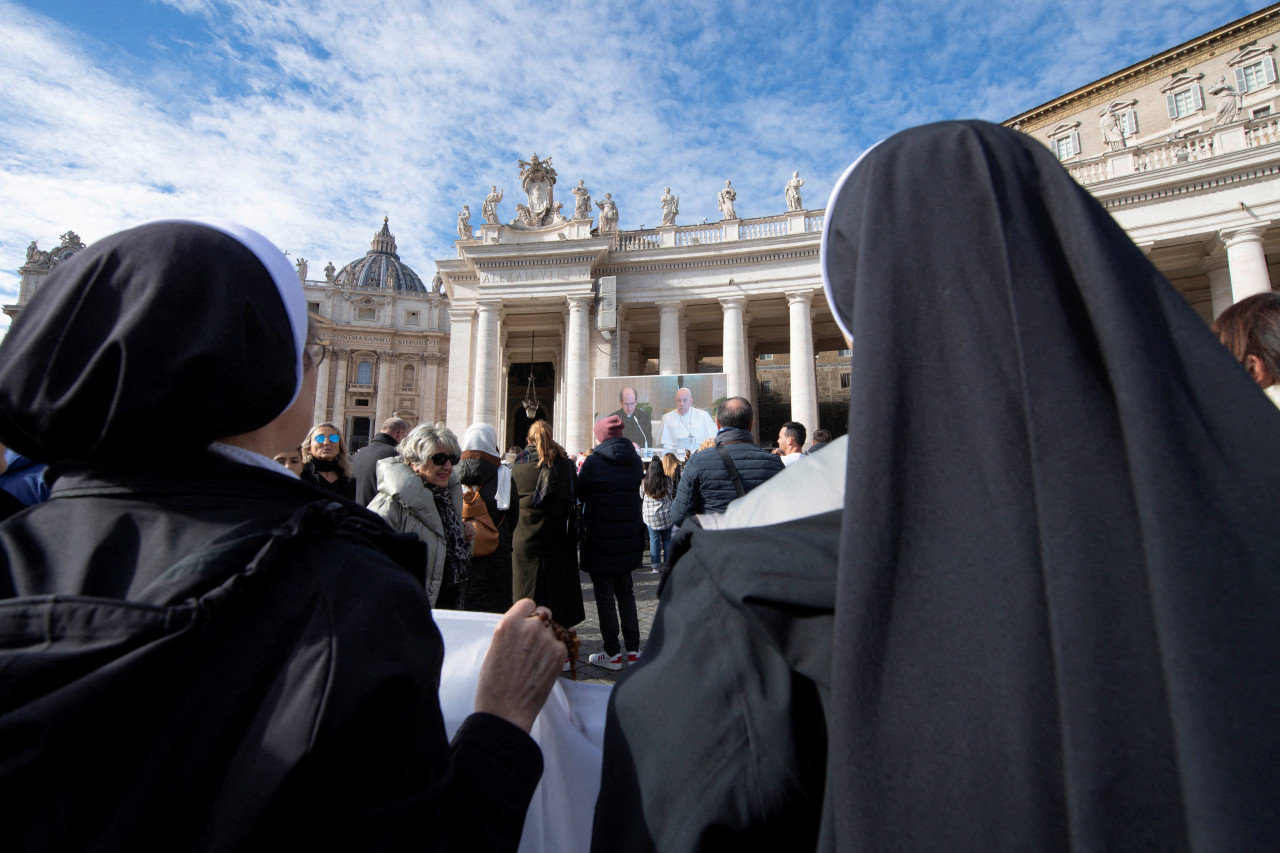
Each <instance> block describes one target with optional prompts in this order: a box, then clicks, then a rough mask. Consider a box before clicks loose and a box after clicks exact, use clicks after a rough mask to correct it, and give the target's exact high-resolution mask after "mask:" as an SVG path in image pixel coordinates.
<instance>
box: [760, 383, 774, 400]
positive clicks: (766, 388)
mask: <svg viewBox="0 0 1280 853" xmlns="http://www.w3.org/2000/svg"><path fill="white" fill-rule="evenodd" d="M772 393H773V383H772V382H761V383H760V396H761V397H768V396H769V395H770V394H772Z"/></svg>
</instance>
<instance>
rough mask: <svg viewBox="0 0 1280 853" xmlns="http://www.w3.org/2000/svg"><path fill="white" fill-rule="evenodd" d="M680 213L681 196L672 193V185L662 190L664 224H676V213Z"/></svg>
mask: <svg viewBox="0 0 1280 853" xmlns="http://www.w3.org/2000/svg"><path fill="white" fill-rule="evenodd" d="M678 213H680V197H679V196H674V195H672V194H671V187H667V188H666V189H664V190H663V191H662V224H663V225H675V224H676V215H677V214H678Z"/></svg>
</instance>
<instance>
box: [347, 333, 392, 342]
mask: <svg viewBox="0 0 1280 853" xmlns="http://www.w3.org/2000/svg"><path fill="white" fill-rule="evenodd" d="M333 339H334V340H335V341H351V342H352V343H361V344H389V343H391V338H388V337H384V336H382V335H344V334H341V333H339V334H336V335H334V336H333Z"/></svg>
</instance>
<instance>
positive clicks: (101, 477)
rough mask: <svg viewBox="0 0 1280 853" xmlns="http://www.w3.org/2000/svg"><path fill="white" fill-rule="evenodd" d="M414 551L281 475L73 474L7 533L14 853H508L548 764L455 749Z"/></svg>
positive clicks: (4, 718)
mask: <svg viewBox="0 0 1280 853" xmlns="http://www.w3.org/2000/svg"><path fill="white" fill-rule="evenodd" d="M272 531H275V532H274V533H273V532H272ZM69 532H70V533H69ZM251 563H252V564H253V566H252V567H251V568H246V567H248V566H250V564H251ZM421 565H422V554H421V545H420V543H418V542H417V541H416V540H414V539H413V538H412V537H401V536H399V535H397V534H393V533H391V532H390V531H389V530H388V529H387V528H386V526H385V525H384V524H383V523H382V522H381V520H380V519H378V518H377V517H376V516H373V515H372V514H370V513H366V512H363V511H361V510H360V509H359V508H357V507H356V506H355V505H354V504H345V503H342V502H337V501H334V500H333V499H332V498H331V497H330V496H329V494H328V493H327V492H323V491H319V490H317V489H315V488H313V487H311V486H308V485H306V484H304V483H300V482H298V481H296V480H293V479H292V478H288V477H285V476H282V475H281V474H278V473H275V472H272V471H265V470H260V469H256V468H251V467H248V466H244V465H235V464H232V463H229V462H224V461H223V460H219V459H215V458H213V457H212V456H210V457H208V458H205V457H201V458H200V459H198V460H197V462H196V464H193V465H188V466H187V467H184V468H183V469H181V470H170V471H152V472H147V471H140V470H136V469H135V470H121V471H115V472H107V471H101V470H100V471H90V470H85V469H77V470H68V471H66V472H65V473H63V474H62V476H60V477H58V478H57V479H55V480H54V482H53V489H52V496H51V498H50V500H49V501H47V502H46V503H43V504H41V505H39V506H37V507H34V508H32V509H31V510H30V511H28V512H26V513H23V514H22V515H20V516H16V517H14V518H11V519H9V520H8V521H6V522H5V523H3V524H0V673H3V689H0V802H3V803H4V812H5V815H6V817H5V822H4V823H5V825H4V833H5V848H6V849H8V850H54V849H59V850H63V849H74V850H85V849H90V848H92V849H113V850H193V849H211V850H212V849H219V850H225V849H244V848H252V849H259V848H263V849H286V848H288V849H308V848H310V849H353V850H354V849H432V850H446V849H448V850H478V849H491V847H490V845H494V844H496V845H498V847H499V848H500V849H509V850H514V849H515V847H516V843H517V839H518V838H519V835H520V831H521V827H522V824H523V819H524V813H525V808H526V807H527V804H528V802H529V799H530V797H531V796H532V793H533V789H534V786H535V785H536V783H537V779H538V776H539V774H540V768H541V756H540V753H539V751H538V748H537V746H536V745H535V744H534V742H533V741H532V739H530V738H529V737H528V735H526V734H525V733H524V732H522V731H520V730H519V729H518V728H517V727H515V726H513V725H511V724H509V723H507V722H505V721H502V720H499V719H498V718H496V717H492V716H488V715H474V716H472V717H471V718H469V719H468V721H467V722H465V723H464V724H463V726H462V729H461V730H459V732H458V734H457V736H456V737H455V738H454V742H453V745H452V746H450V744H449V743H448V742H447V740H446V738H445V729H444V722H443V719H442V715H441V710H440V705H439V700H438V697H437V683H438V679H439V675H440V662H441V659H442V654H443V650H442V646H441V642H440V634H439V632H438V631H437V630H436V627H435V625H434V624H433V622H432V620H431V613H430V608H429V606H428V604H427V599H426V595H425V593H424V591H423V587H422V582H421V578H420V577H418V576H416V573H420V571H421V568H420V567H421ZM51 596H60V598H58V599H54V598H52V597H51ZM68 815H73V816H74V818H69V817H68Z"/></svg>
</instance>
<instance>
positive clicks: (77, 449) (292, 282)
mask: <svg viewBox="0 0 1280 853" xmlns="http://www.w3.org/2000/svg"><path fill="white" fill-rule="evenodd" d="M305 337H306V303H305V299H304V297H303V295H302V287H301V284H300V283H299V281H298V277H297V274H296V273H295V272H294V270H293V269H292V268H291V266H290V264H289V261H288V259H287V258H286V257H285V256H284V254H283V253H282V252H280V250H279V249H277V248H275V247H274V246H273V245H271V243H270V242H268V241H267V240H266V239H265V238H264V237H262V236H261V235H259V234H257V233H256V232H254V231H251V230H249V229H247V228H244V227H243V226H237V225H233V224H231V223H214V222H209V223H200V222H186V221H170V222H156V223H151V224H149V225H142V226H139V227H137V228H133V229H131V230H128V231H123V232H121V233H119V234H115V235H113V236H111V237H107V238H106V239H104V240H102V241H100V242H98V243H95V244H94V245H92V246H90V247H89V248H87V249H84V250H82V251H80V252H79V253H77V254H76V255H74V256H73V257H72V258H71V259H70V260H68V261H67V262H66V263H65V264H63V265H61V266H59V267H58V268H57V269H56V270H55V271H54V272H53V273H52V274H50V276H49V278H48V279H47V280H46V281H45V282H44V284H43V285H42V286H41V287H40V289H39V290H38V291H37V292H36V294H35V296H34V297H33V298H32V299H31V301H30V302H29V303H28V304H27V305H26V307H24V308H23V310H22V313H21V314H19V315H18V317H17V318H16V319H15V320H14V322H13V326H12V328H10V330H9V334H8V335H7V336H6V337H5V339H4V341H3V343H0V437H3V440H4V441H5V442H6V443H7V444H9V445H10V446H12V447H13V448H14V449H15V450H18V451H19V452H20V453H23V454H24V455H27V456H29V457H31V458H33V459H39V460H41V461H43V462H56V461H60V460H67V459H73V460H88V461H94V460H106V459H111V458H113V457H114V458H116V459H117V460H118V461H125V459H127V458H128V455H127V454H130V453H132V454H133V455H134V456H137V457H144V456H146V455H148V454H151V453H153V452H154V441H155V431H156V430H157V429H158V428H164V429H166V430H174V431H177V432H179V433H181V435H182V437H183V443H184V445H186V446H195V447H200V448H203V447H205V446H206V445H208V444H209V443H210V442H211V441H213V440H214V439H217V438H222V437H225V436H231V435H237V434H240V433H244V432H249V431H251V430H254V429H257V428H258V427H261V426H264V425H266V424H267V423H270V422H271V421H272V420H273V419H274V418H275V417H276V416H277V415H279V414H280V413H281V412H283V411H284V410H285V409H286V408H288V406H289V404H290V403H291V402H292V401H293V399H294V398H295V396H296V395H297V393H298V390H299V387H300V384H301V378H302V370H301V367H302V351H303V347H304V345H305ZM121 456H124V459H121ZM137 461H138V462H139V463H141V462H142V461H143V459H141V458H139V459H138V460H137Z"/></svg>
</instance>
